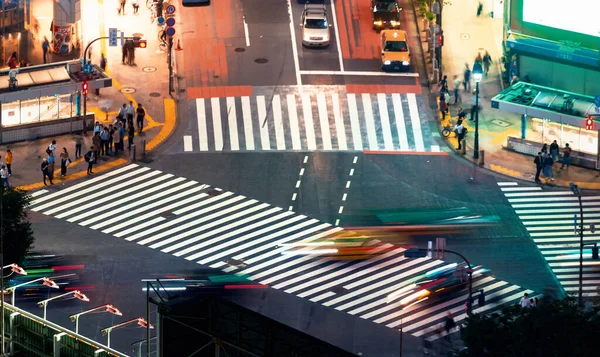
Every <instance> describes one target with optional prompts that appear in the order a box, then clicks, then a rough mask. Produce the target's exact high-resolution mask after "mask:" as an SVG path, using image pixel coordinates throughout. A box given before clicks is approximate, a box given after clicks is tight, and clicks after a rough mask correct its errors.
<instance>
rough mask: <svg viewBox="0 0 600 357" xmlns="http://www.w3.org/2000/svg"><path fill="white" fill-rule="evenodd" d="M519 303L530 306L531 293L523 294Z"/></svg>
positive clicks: (523, 306) (524, 306)
mask: <svg viewBox="0 0 600 357" xmlns="http://www.w3.org/2000/svg"><path fill="white" fill-rule="evenodd" d="M519 305H521V307H522V308H526V307H529V294H527V293H525V294H523V297H522V298H521V300H520V301H519Z"/></svg>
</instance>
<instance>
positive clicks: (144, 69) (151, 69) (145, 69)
mask: <svg viewBox="0 0 600 357" xmlns="http://www.w3.org/2000/svg"><path fill="white" fill-rule="evenodd" d="M142 71H144V72H148V73H150V72H156V67H144V68H142Z"/></svg>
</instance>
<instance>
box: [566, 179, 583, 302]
mask: <svg viewBox="0 0 600 357" xmlns="http://www.w3.org/2000/svg"><path fill="white" fill-rule="evenodd" d="M569 187H570V188H571V191H572V192H573V194H574V195H575V196H577V198H578V200H579V306H583V203H582V202H581V189H580V188H579V186H577V185H576V184H574V183H573V182H571V183H569Z"/></svg>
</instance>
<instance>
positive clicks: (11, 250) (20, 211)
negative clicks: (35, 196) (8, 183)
mask: <svg viewBox="0 0 600 357" xmlns="http://www.w3.org/2000/svg"><path fill="white" fill-rule="evenodd" d="M0 201H2V202H1V203H0V209H1V211H0V224H1V226H0V237H1V239H2V242H3V252H4V265H8V264H13V263H15V264H21V263H22V262H23V259H24V258H25V256H26V255H27V253H29V251H30V250H31V249H32V248H33V242H34V237H33V230H32V229H31V223H29V217H28V215H27V211H26V210H25V209H26V207H27V206H28V204H29V201H30V196H29V194H28V193H27V192H26V191H22V190H5V189H0Z"/></svg>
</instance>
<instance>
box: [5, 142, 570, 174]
mask: <svg viewBox="0 0 600 357" xmlns="http://www.w3.org/2000/svg"><path fill="white" fill-rule="evenodd" d="M6 162H8V154H7V155H6ZM565 165H567V171H569V166H571V147H570V146H569V143H566V144H565V150H564V151H563V162H562V166H561V167H560V169H561V170H562V169H564V168H565Z"/></svg>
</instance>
